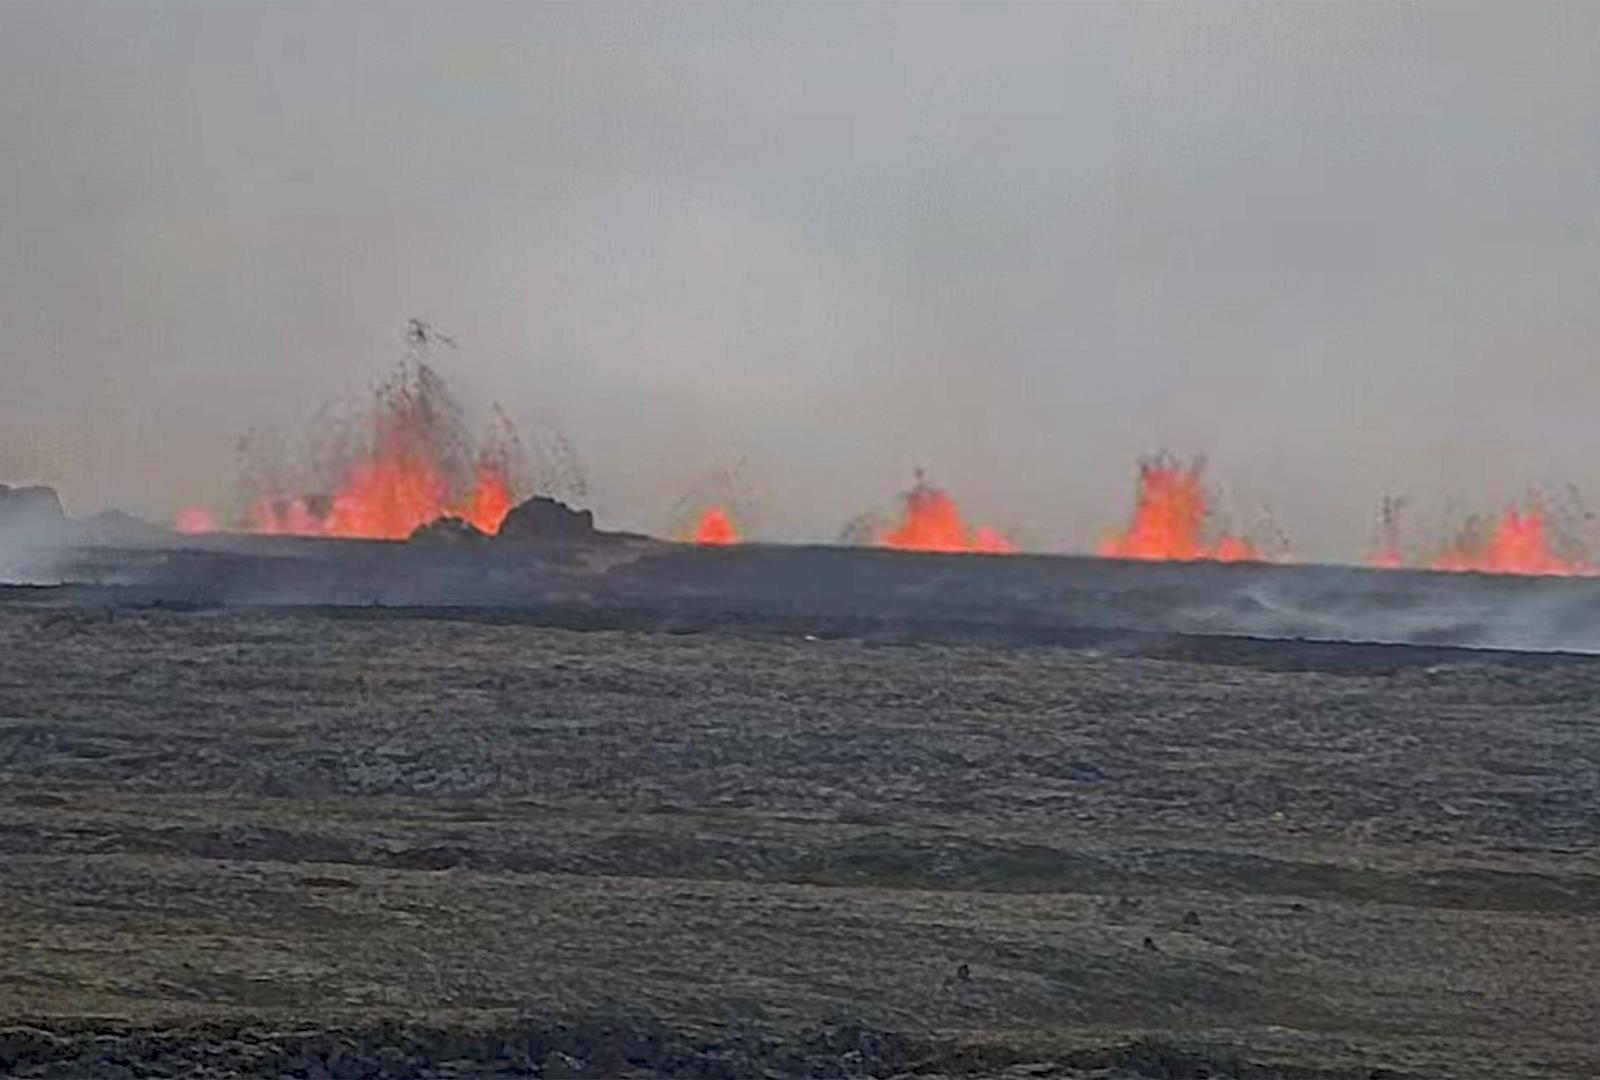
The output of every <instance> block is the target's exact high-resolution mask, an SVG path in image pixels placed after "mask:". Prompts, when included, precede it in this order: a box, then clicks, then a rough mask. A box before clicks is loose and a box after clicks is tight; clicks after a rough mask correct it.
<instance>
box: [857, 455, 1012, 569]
mask: <svg viewBox="0 0 1600 1080" xmlns="http://www.w3.org/2000/svg"><path fill="white" fill-rule="evenodd" d="M877 542H878V544H879V546H881V547H889V548H898V549H899V550H901V551H968V552H980V553H984V554H991V555H1005V554H1010V553H1012V552H1014V551H1016V550H1017V546H1016V544H1014V543H1012V541H1011V539H1010V538H1009V537H1007V536H1006V535H1005V534H1003V533H1002V532H1000V530H998V529H996V528H993V527H992V526H989V525H978V526H975V527H973V528H971V529H969V528H968V527H967V525H966V524H965V523H964V522H963V521H962V520H961V511H960V510H959V509H958V508H957V506H956V502H955V500H954V499H952V498H951V497H950V496H949V495H948V494H947V493H946V492H944V491H942V490H940V489H939V488H936V487H932V486H931V485H929V484H928V483H927V481H926V480H925V479H924V478H923V476H922V474H921V473H920V472H919V473H918V474H917V482H916V484H915V485H914V486H913V487H912V489H911V490H910V491H908V492H906V494H905V499H904V505H903V506H902V507H901V516H900V520H899V522H898V523H896V524H895V525H893V526H890V527H889V528H887V529H884V530H882V531H881V532H880V533H879V534H878V537H877Z"/></svg>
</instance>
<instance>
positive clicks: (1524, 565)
mask: <svg viewBox="0 0 1600 1080" xmlns="http://www.w3.org/2000/svg"><path fill="white" fill-rule="evenodd" d="M1428 567H1429V569H1433V570H1473V571H1477V572H1479V573H1484V574H1541V575H1577V574H1593V573H1595V568H1594V567H1593V566H1592V565H1590V564H1589V563H1586V562H1583V561H1581V560H1576V559H1565V558H1562V557H1561V556H1559V555H1557V554H1556V553H1555V552H1554V551H1553V550H1552V549H1551V546H1550V538H1549V529H1548V524H1547V520H1546V516H1545V510H1544V507H1543V506H1542V505H1541V504H1540V503H1539V502H1537V501H1530V502H1529V503H1528V504H1527V505H1526V507H1525V508H1522V509H1519V508H1517V507H1515V506H1513V507H1509V508H1508V509H1507V510H1506V511H1505V512H1504V513H1503V514H1501V515H1500V517H1499V518H1498V519H1497V520H1496V521H1495V522H1494V524H1493V525H1492V526H1491V527H1490V528H1489V529H1488V531H1487V533H1475V532H1474V530H1471V529H1469V530H1467V531H1466V533H1465V534H1464V535H1463V536H1462V537H1461V538H1459V539H1458V540H1457V541H1456V543H1454V544H1452V545H1451V546H1450V547H1449V548H1448V549H1446V550H1445V551H1444V552H1442V553H1440V554H1439V555H1438V556H1436V557H1435V558H1434V559H1432V560H1431V561H1430V562H1429V563H1428Z"/></svg>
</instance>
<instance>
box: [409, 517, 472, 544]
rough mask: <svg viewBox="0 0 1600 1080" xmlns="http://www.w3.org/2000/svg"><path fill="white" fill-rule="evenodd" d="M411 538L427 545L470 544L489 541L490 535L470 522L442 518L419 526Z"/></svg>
mask: <svg viewBox="0 0 1600 1080" xmlns="http://www.w3.org/2000/svg"><path fill="white" fill-rule="evenodd" d="M410 538H411V539H412V540H414V541H417V542H420V543H425V544H470V543H476V542H478V541H481V540H487V539H489V534H488V533H486V532H484V531H483V530H482V529H480V528H478V527H477V526H476V525H474V524H473V523H472V522H470V521H463V520H462V519H461V518H458V517H442V518H436V519H435V520H433V521H430V522H428V523H427V524H426V525H418V526H417V527H416V528H415V529H413V530H412V531H411V537H410Z"/></svg>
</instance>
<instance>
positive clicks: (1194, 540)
mask: <svg viewBox="0 0 1600 1080" xmlns="http://www.w3.org/2000/svg"><path fill="white" fill-rule="evenodd" d="M1202 468H1203V462H1201V461H1199V460H1196V461H1194V462H1193V463H1191V464H1189V465H1184V464H1182V463H1181V462H1179V461H1176V460H1174V459H1172V458H1169V457H1167V456H1165V455H1161V456H1158V457H1153V458H1147V459H1146V460H1144V461H1141V462H1140V463H1139V495H1138V500H1137V502H1136V503H1135V504H1134V509H1133V521H1132V522H1131V523H1130V524H1129V525H1128V528H1127V530H1126V531H1125V532H1120V533H1117V534H1115V535H1113V536H1110V537H1107V538H1106V539H1105V540H1104V541H1102V542H1101V544H1100V546H1099V548H1098V549H1097V550H1098V554H1100V555H1103V556H1106V557H1107V558H1113V559H1151V560H1166V559H1177V560H1185V561H1187V560H1195V559H1215V560H1217V561H1219V562H1249V561H1252V560H1255V559H1258V558H1260V555H1259V554H1257V552H1256V550H1255V548H1254V546H1252V545H1251V543H1250V542H1249V541H1248V540H1243V539H1241V538H1239V537H1236V536H1228V535H1226V534H1224V535H1223V536H1221V537H1219V538H1218V539H1217V542H1216V543H1215V544H1214V545H1211V544H1207V543H1206V542H1205V539H1204V530H1205V523H1206V492H1205V488H1204V486H1203V485H1202V484H1201V482H1200V474H1201V470H1202Z"/></svg>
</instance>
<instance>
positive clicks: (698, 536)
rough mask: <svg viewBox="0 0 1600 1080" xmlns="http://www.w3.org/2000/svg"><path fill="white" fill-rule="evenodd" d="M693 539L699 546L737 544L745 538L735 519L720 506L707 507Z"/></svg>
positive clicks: (695, 529)
mask: <svg viewBox="0 0 1600 1080" xmlns="http://www.w3.org/2000/svg"><path fill="white" fill-rule="evenodd" d="M692 539H693V541H694V542H695V543H697V544H737V543H740V542H742V541H743V539H744V537H743V536H741V535H740V534H739V527H738V526H737V525H735V524H734V523H733V518H731V517H730V516H729V515H728V512H727V511H726V510H724V509H723V508H722V507H720V506H711V507H707V508H706V510H705V512H704V513H702V514H701V515H700V520H699V521H698V522H696V523H695V527H694V534H693V536H692Z"/></svg>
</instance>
